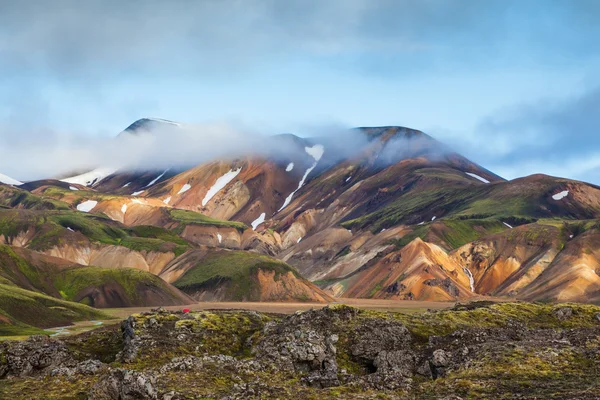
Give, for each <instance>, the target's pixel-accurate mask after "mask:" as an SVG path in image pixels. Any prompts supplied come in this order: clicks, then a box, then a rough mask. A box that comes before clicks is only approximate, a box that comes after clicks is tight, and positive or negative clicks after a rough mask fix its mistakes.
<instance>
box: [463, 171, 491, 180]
mask: <svg viewBox="0 0 600 400" xmlns="http://www.w3.org/2000/svg"><path fill="white" fill-rule="evenodd" d="M465 174H467V175H469V176H470V177H472V178H475V179H478V180H480V181H481V182H483V183H490V181H488V180H487V179H485V178H482V177H481V176H479V175H477V174H474V173H472V172H465Z"/></svg>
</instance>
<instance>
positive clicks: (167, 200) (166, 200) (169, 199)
mask: <svg viewBox="0 0 600 400" xmlns="http://www.w3.org/2000/svg"><path fill="white" fill-rule="evenodd" d="M170 201H171V196H169V197H167V198H166V199H164V200H163V203H165V204H169V202H170Z"/></svg>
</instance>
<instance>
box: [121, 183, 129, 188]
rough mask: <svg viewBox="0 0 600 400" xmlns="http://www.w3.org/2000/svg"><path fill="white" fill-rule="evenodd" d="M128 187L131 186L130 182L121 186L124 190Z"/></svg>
mask: <svg viewBox="0 0 600 400" xmlns="http://www.w3.org/2000/svg"><path fill="white" fill-rule="evenodd" d="M129 185H131V182H127V183H126V184H124V185H123V186H121V187H124V188H126V187H127V186H129Z"/></svg>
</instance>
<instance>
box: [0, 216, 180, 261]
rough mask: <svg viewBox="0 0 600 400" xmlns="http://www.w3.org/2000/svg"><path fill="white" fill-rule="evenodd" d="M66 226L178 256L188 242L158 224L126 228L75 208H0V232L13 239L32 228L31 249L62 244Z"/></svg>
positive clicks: (134, 247) (93, 239)
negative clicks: (157, 225) (71, 209)
mask: <svg viewBox="0 0 600 400" xmlns="http://www.w3.org/2000/svg"><path fill="white" fill-rule="evenodd" d="M68 228H70V229H72V230H74V231H77V232H80V233H82V234H83V235H84V236H86V237H87V238H88V239H89V241H91V242H94V243H101V244H107V245H114V246H123V247H127V248H129V249H132V250H136V251H158V252H163V253H164V252H174V253H175V255H177V256H179V255H181V254H183V253H185V252H186V251H187V249H188V248H189V244H188V242H186V241H185V240H183V239H182V238H180V237H178V236H177V235H176V234H175V233H173V232H170V231H168V230H166V229H163V228H159V227H152V226H140V227H134V228H126V227H122V226H121V225H120V224H118V223H116V222H114V221H112V220H110V219H109V218H107V217H103V216H99V215H94V214H88V213H81V212H76V211H44V212H37V211H28V210H0V234H2V235H4V236H5V237H8V238H15V237H17V236H18V235H19V234H20V233H21V232H26V231H28V230H30V229H33V230H35V235H34V236H33V238H32V239H31V241H30V242H29V244H28V245H27V247H28V248H30V249H32V250H36V251H45V250H48V249H50V248H52V247H55V246H60V245H62V244H64V243H65V239H64V235H65V234H66V233H67V231H66V230H67V229H68ZM70 240H72V238H71V239H70ZM81 244H82V245H84V244H85V243H81Z"/></svg>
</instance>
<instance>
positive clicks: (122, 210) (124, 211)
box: [121, 204, 127, 214]
mask: <svg viewBox="0 0 600 400" xmlns="http://www.w3.org/2000/svg"><path fill="white" fill-rule="evenodd" d="M121 212H122V213H123V214H125V213H126V212H127V204H123V205H122V206H121Z"/></svg>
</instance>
